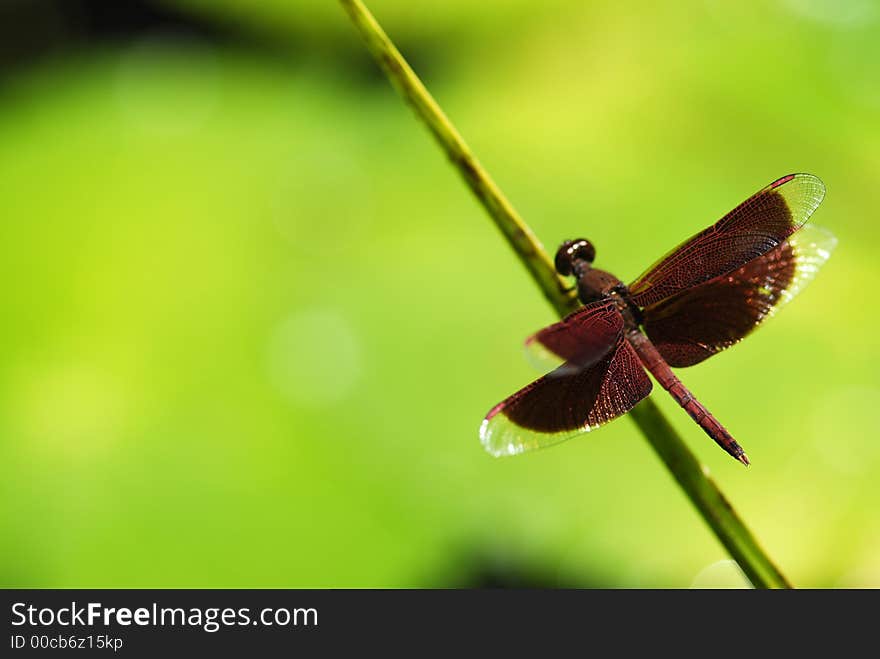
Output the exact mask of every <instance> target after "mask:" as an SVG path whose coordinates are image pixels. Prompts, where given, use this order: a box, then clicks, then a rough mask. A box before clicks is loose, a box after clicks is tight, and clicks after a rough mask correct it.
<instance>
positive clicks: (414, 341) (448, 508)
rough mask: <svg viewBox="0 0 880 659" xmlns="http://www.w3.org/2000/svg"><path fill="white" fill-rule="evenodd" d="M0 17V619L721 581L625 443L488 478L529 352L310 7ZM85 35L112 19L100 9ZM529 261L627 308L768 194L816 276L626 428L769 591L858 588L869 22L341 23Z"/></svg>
mask: <svg viewBox="0 0 880 659" xmlns="http://www.w3.org/2000/svg"><path fill="white" fill-rule="evenodd" d="M116 4H117V3H101V2H97V1H96V0H93V1H89V0H77V1H75V2H74V1H72V0H71V1H62V0H58V1H56V2H52V1H50V0H39V1H36V0H28V1H12V0H5V2H3V3H2V5H0V7H2V9H0V13H2V17H0V26H2V27H0V37H2V39H0V43H2V47H0V213H2V220H0V245H2V250H3V251H2V254H3V256H2V259H0V299H2V310H3V312H2V324H0V338H2V342H0V345H2V348H0V351H2V352H0V464H2V479H0V487H2V503H0V511H2V529H0V584H2V585H4V586H41V587H42V586H46V587H49V586H62V587H66V586H93V587H102V586H108V587H115V586H118V587H124V586H131V587H140V586H144V587H146V586H154V587H166V586H180V587H223V586H227V587H238V586H254V587H266V586H284V587H300V586H302V587H342V586H351V587H366V586H389V587H407V586H485V585H512V586H516V585H538V586H542V585H548V586H556V585H561V586H608V587H689V586H691V585H736V584H742V583H743V582H742V577H741V576H739V575H738V574H737V573H736V570H735V569H734V568H732V567H731V565H730V564H729V563H725V562H724V561H725V560H726V559H727V556H726V554H725V552H724V550H723V549H722V548H721V546H720V545H719V544H718V542H717V541H716V539H715V538H714V536H712V535H711V533H710V532H709V531H708V529H707V528H706V526H705V525H704V523H703V521H702V520H701V518H700V517H699V516H698V515H697V514H696V513H695V511H694V510H693V509H692V507H691V504H690V503H689V501H688V500H687V499H686V498H685V497H684V496H683V494H682V493H681V491H680V490H679V489H678V488H677V487H676V486H675V484H674V483H673V481H672V479H671V478H670V476H669V474H668V472H667V471H666V470H665V469H664V468H663V467H662V465H661V464H660V462H659V460H658V459H657V457H656V456H655V455H654V454H653V452H652V450H651V448H650V447H649V446H648V444H647V443H646V442H645V440H644V439H643V438H642V437H641V436H640V435H639V433H638V432H637V431H636V428H635V425H634V424H633V423H632V421H630V420H628V419H625V418H624V419H620V420H618V421H615V422H614V423H612V424H610V425H609V426H607V427H605V428H603V429H602V431H601V432H597V433H594V434H591V435H590V436H588V437H584V438H582V439H577V440H574V441H570V442H567V443H565V444H563V445H560V446H558V447H555V448H553V449H549V450H546V451H542V452H537V453H534V454H528V455H524V456H519V457H517V458H512V459H503V460H496V459H492V458H491V457H489V456H488V455H487V454H486V453H484V452H483V450H482V448H481V447H480V444H479V441H478V438H477V429H478V426H479V423H480V420H481V419H482V417H483V415H484V414H485V412H486V411H487V409H488V408H489V407H490V406H492V405H493V404H494V403H496V402H497V401H498V400H500V399H501V398H502V397H503V396H505V395H507V394H509V393H510V392H512V391H513V390H514V389H516V388H518V387H519V386H521V385H523V384H525V383H526V382H527V381H529V380H530V379H532V378H533V377H535V372H534V371H533V370H532V369H531V368H530V366H529V365H528V363H527V362H526V360H525V359H524V358H523V353H522V350H521V343H522V340H523V338H524V337H525V336H526V335H528V334H529V333H531V332H532V331H534V330H535V329H537V328H540V327H541V326H543V325H545V324H548V323H550V322H552V321H553V320H554V316H553V313H552V311H551V309H550V308H549V306H548V305H547V304H546V302H545V301H544V300H543V298H542V296H541V295H540V293H539V292H538V290H537V289H536V287H535V285H534V284H533V283H532V282H531V280H530V279H529V278H528V276H527V275H526V273H525V272H524V270H523V269H522V267H521V266H520V265H519V264H518V262H517V260H516V259H515V257H514V256H513V254H512V253H511V252H510V250H509V249H508V248H507V246H506V245H505V243H504V242H503V240H502V239H501V238H500V235H499V234H498V232H497V230H496V229H495V228H494V227H493V226H492V225H491V224H490V222H489V221H488V220H487V218H486V217H485V215H484V213H483V211H482V209H481V208H480V207H479V206H478V205H477V203H476V202H475V201H474V200H473V199H472V198H471V196H470V195H469V193H468V192H467V190H466V188H465V187H464V186H463V184H462V183H461V181H460V180H459V179H458V177H457V176H456V174H455V173H454V172H453V171H452V170H451V168H450V167H449V166H448V164H447V163H446V161H445V159H444V158H443V157H442V156H441V155H440V153H439V151H438V149H437V148H436V146H435V145H434V144H433V143H432V142H431V140H430V139H429V137H428V134H427V133H426V132H425V130H424V129H423V127H422V126H421V125H419V124H418V123H417V122H416V121H415V119H414V118H413V116H412V115H411V112H410V110H409V109H408V108H407V107H406V106H405V105H404V104H403V103H402V102H401V101H400V99H399V98H398V97H397V95H396V94H395V93H394V92H393V91H392V89H391V88H390V86H389V85H388V83H387V82H386V81H385V80H384V78H383V77H382V76H381V74H380V73H379V72H378V70H377V69H376V67H375V65H374V64H373V62H372V61H371V60H370V59H369V58H368V56H367V54H366V52H365V50H364V49H363V47H362V45H361V43H360V41H359V38H358V35H357V34H356V32H355V31H354V29H353V28H352V26H351V25H350V24H349V23H348V19H347V16H346V15H345V13H344V12H343V11H342V9H341V8H340V7H339V6H338V4H337V3H336V2H333V1H329V0H328V1H325V2H315V1H314V0H299V1H292V0H273V1H271V2H262V3H251V2H246V1H245V0H223V1H222V2H221V1H216V0H211V1H208V0H201V1H198V0H189V1H186V0H182V1H179V2H172V1H166V2H146V1H138V2H130V3H119V4H120V5H121V6H115V5H116ZM104 5H108V6H104ZM368 5H369V6H370V8H371V9H372V10H373V12H374V13H375V14H376V16H377V18H378V19H379V20H380V21H381V22H382V23H383V24H384V26H385V28H386V29H387V31H388V32H389V33H390V35H391V36H392V38H394V39H395V40H396V41H397V43H398V45H399V46H400V47H401V49H402V50H403V52H404V54H405V55H406V56H407V57H408V58H409V59H410V61H411V62H412V63H413V65H414V66H415V68H416V70H417V71H418V72H419V73H420V74H421V75H422V77H423V78H424V80H425V82H426V83H427V85H428V86H429V87H430V88H431V89H432V91H433V92H434V94H435V96H436V97H437V99H438V100H439V102H440V103H441V104H442V105H443V107H444V108H445V109H446V111H447V113H448V114H449V115H450V117H451V118H452V119H453V121H454V122H455V123H456V124H457V126H458V127H459V129H460V130H461V131H462V133H463V134H464V136H465V138H466V139H467V140H468V141H469V142H470V144H471V146H472V147H473V148H474V150H475V152H476V153H477V155H478V157H479V158H480V159H481V160H482V161H483V163H484V164H485V165H486V166H487V168H488V169H489V170H490V172H492V174H493V176H494V177H495V178H496V180H497V181H498V183H499V184H500V185H501V187H502V189H504V190H505V192H506V193H507V195H508V196H509V197H510V198H511V200H512V201H513V203H514V204H515V205H516V207H517V208H518V209H519V210H520V211H521V213H522V214H523V216H524V217H525V219H526V221H527V222H529V223H530V224H531V226H532V227H533V228H534V229H535V231H536V233H537V234H538V235H539V236H540V237H541V239H542V240H543V241H544V243H545V245H547V247H548V248H550V249H553V248H555V246H556V244H557V243H559V242H561V241H562V240H563V239H566V238H572V237H577V236H580V235H584V236H586V237H589V238H590V239H591V240H592V241H593V242H594V243H595V244H596V245H597V247H598V259H597V265H598V266H599V267H602V268H605V269H608V270H611V271H613V272H614V273H616V274H617V275H618V276H620V277H621V278H622V279H624V280H631V279H633V278H634V277H635V276H636V275H637V274H639V273H640V272H641V270H642V269H643V268H644V267H645V266H647V265H648V264H650V263H651V262H652V261H653V260H654V259H655V258H657V257H658V256H660V255H661V254H662V253H664V252H665V251H667V250H668V249H669V248H670V247H672V246H674V245H675V244H676V243H677V242H679V241H680V240H682V239H683V238H685V237H687V236H688V235H690V234H692V233H694V232H695V231H697V230H699V229H702V228H703V227H704V226H706V225H708V224H709V223H711V222H714V221H715V220H716V219H717V218H718V217H720V215H722V214H723V213H724V212H726V211H728V210H729V209H731V208H732V207H733V206H734V205H736V204H737V203H739V202H740V201H742V200H743V199H745V198H746V197H747V196H748V195H750V194H751V193H753V192H754V191H756V190H757V189H759V188H761V187H763V186H764V185H766V184H768V183H769V182H770V181H772V180H774V179H776V178H778V177H779V176H782V175H784V174H787V173H789V172H794V171H809V172H812V173H815V174H817V175H818V176H820V177H821V178H822V179H823V180H824V181H825V183H826V185H827V187H828V195H827V197H826V200H825V202H824V203H823V204H822V206H821V207H820V209H819V210H818V212H817V213H816V215H815V216H814V220H815V222H816V223H817V224H822V225H824V226H826V227H828V228H830V229H831V230H833V231H834V233H836V235H837V236H838V238H839V240H840V243H839V246H838V249H837V251H836V253H835V254H834V256H833V257H832V259H831V260H830V261H829V263H828V264H827V265H826V266H825V269H824V270H823V272H822V273H821V274H820V276H819V277H818V278H817V280H816V281H815V282H814V283H813V284H812V285H811V286H810V287H809V288H808V289H807V290H806V292H804V293H803V294H802V295H801V296H800V297H799V298H798V299H797V300H796V302H795V303H793V304H792V305H790V306H789V307H787V308H786V309H785V311H784V312H782V313H781V314H780V315H779V317H778V318H776V319H774V320H773V321H772V322H771V323H769V324H768V326H767V327H766V328H765V329H762V330H761V331H759V332H758V333H756V334H755V335H754V336H752V337H750V338H749V339H748V340H747V341H745V342H744V343H743V344H741V345H739V346H737V347H735V348H733V349H731V350H730V351H729V352H726V353H724V354H723V355H720V356H718V357H717V358H715V359H712V360H710V361H708V362H706V363H704V364H702V365H700V366H698V367H695V368H693V369H688V370H687V371H682V372H680V374H681V375H682V377H683V379H685V382H686V383H687V384H688V386H689V387H690V388H691V389H692V390H693V391H694V392H695V393H696V394H697V395H698V396H699V397H700V398H701V400H702V401H703V402H704V403H706V405H707V406H708V407H709V408H710V409H711V410H712V411H713V412H714V413H715V415H716V416H717V417H718V418H719V419H721V420H722V422H723V423H725V425H726V426H727V427H728V428H729V429H730V430H731V431H732V432H733V434H734V435H735V436H736V437H737V438H738V439H739V440H740V442H741V443H742V444H743V446H744V447H745V449H746V450H747V452H748V454H749V456H750V457H751V458H752V460H753V466H752V468H751V469H748V470H747V469H744V468H743V467H742V466H741V465H739V464H738V463H736V462H735V461H733V460H731V459H730V458H729V457H728V456H726V455H725V454H723V453H722V452H721V451H720V450H718V448H717V447H715V445H714V444H713V443H712V442H711V441H709V440H708V439H707V438H706V437H705V436H704V435H703V433H702V431H701V430H700V429H699V428H698V427H697V426H696V425H695V424H693V423H692V422H691V421H690V419H688V417H687V416H686V415H685V414H684V413H683V412H682V411H681V410H680V409H678V408H677V406H676V405H675V403H674V402H673V401H672V400H671V399H668V397H667V396H665V395H664V394H663V392H662V391H659V392H658V393H656V394H655V399H656V400H657V402H658V403H659V404H660V405H661V407H662V408H663V409H664V410H665V411H667V412H668V416H669V419H670V420H671V421H672V423H673V424H674V425H675V426H676V428H677V429H679V431H680V432H681V433H682V435H683V437H684V438H685V439H686V441H687V442H688V444H689V445H690V446H691V447H692V448H693V449H694V451H695V452H696V453H697V454H698V455H699V457H700V458H701V459H702V460H703V461H704V462H705V464H707V465H708V466H709V468H710V470H711V472H712V474H713V476H714V477H715V478H716V479H717V480H718V482H719V484H720V485H721V487H722V488H723V489H724V491H725V492H726V493H727V494H728V495H729V497H730V499H731V500H732V502H733V503H734V505H735V506H736V507H737V508H738V510H739V512H740V513H741V514H742V515H743V517H744V518H745V519H746V520H747V522H748V523H749V524H750V525H751V526H752V528H753V529H754V531H755V532H756V534H757V535H758V537H759V538H760V539H761V540H762V541H763V543H764V544H765V546H766V548H767V550H768V552H769V553H770V555H771V556H772V557H773V558H774V559H775V560H776V561H777V562H778V564H779V565H780V566H781V567H782V569H783V571H784V572H786V573H787V575H788V576H789V577H790V578H791V580H792V581H794V582H795V583H796V584H798V585H800V586H819V587H836V586H880V517H878V515H877V508H878V504H880V479H878V478H877V474H878V470H880V443H878V437H877V432H876V420H875V419H876V417H875V413H876V412H877V410H878V408H880V387H878V384H877V382H878V376H877V373H878V370H880V342H878V340H877V338H876V337H875V332H876V322H877V318H878V311H877V308H876V306H875V304H876V296H875V294H874V293H871V291H876V290H878V288H880V261H878V259H880V256H878V255H880V251H878V244H877V235H878V228H877V221H876V209H877V208H878V205H880V186H878V184H877V174H878V171H880V121H878V120H880V75H878V73H880V71H878V63H880V4H878V3H877V2H873V1H870V0H852V1H849V2H836V1H833V0H778V1H768V2H752V3H733V2H730V3H728V2H720V1H712V0H703V1H694V2H681V3H653V2H629V3H617V2H602V3H584V2H577V1H574V0H548V1H546V2H541V3H533V2H528V1H526V0H516V1H511V0H494V1H491V2H489V1H487V2H482V3H472V2H467V1H465V0H454V1H453V0H424V1H419V2H413V1H411V0H371V1H370V2H368Z"/></svg>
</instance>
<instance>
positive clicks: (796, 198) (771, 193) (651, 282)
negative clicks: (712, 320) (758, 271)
mask: <svg viewBox="0 0 880 659" xmlns="http://www.w3.org/2000/svg"><path fill="white" fill-rule="evenodd" d="M824 196H825V186H824V184H823V183H822V181H820V180H819V179H818V178H816V177H815V176H813V175H812V174H789V175H788V176H783V177H782V178H781V179H778V180H776V181H774V182H773V183H771V184H770V185H768V186H767V187H766V188H764V189H763V190H760V191H759V192H757V193H756V194H754V195H752V196H751V197H749V198H748V199H747V200H746V201H744V202H743V203H741V204H740V205H739V206H737V207H736V208H734V209H733V210H732V211H730V212H729V213H728V214H727V215H725V216H724V217H723V218H721V219H720V220H718V222H716V223H715V224H714V225H712V226H711V227H709V228H708V229H705V230H703V231H701V232H700V233H698V234H697V235H695V236H693V237H692V238H690V239H688V240H686V241H685V242H684V243H682V244H681V245H679V246H678V247H676V248H675V249H674V250H672V251H671V252H670V253H668V254H667V255H666V256H664V257H663V258H662V259H660V260H659V261H658V262H657V263H655V264H654V265H653V266H651V268H649V269H648V270H647V271H646V272H645V273H643V274H642V275H641V276H640V277H639V278H638V279H636V280H635V281H634V282H633V283H632V285H631V286H630V287H629V290H630V294H631V296H632V300H633V302H635V303H636V304H638V305H639V306H641V307H647V306H649V305H652V304H656V303H657V302H660V301H661V300H664V299H666V298H668V297H671V296H673V295H675V294H677V293H679V292H681V291H683V290H686V289H688V288H691V287H693V286H697V285H699V284H702V283H704V282H706V281H709V280H711V279H715V278H716V277H720V276H722V275H726V274H729V273H731V272H733V271H735V270H737V269H738V268H740V267H742V266H743V265H745V264H746V263H748V262H750V261H752V260H754V259H756V258H758V257H760V256H763V255H764V254H767V253H768V252H770V251H772V250H774V249H776V248H777V247H779V245H781V244H782V243H783V242H784V241H785V240H786V239H787V238H788V237H789V236H791V235H792V234H793V233H794V232H795V231H797V230H798V229H799V228H800V227H802V226H803V225H804V223H805V222H806V221H807V220H808V219H809V218H810V215H812V214H813V211H814V210H816V207H817V206H818V205H819V203H820V202H821V201H822V199H823V197H824Z"/></svg>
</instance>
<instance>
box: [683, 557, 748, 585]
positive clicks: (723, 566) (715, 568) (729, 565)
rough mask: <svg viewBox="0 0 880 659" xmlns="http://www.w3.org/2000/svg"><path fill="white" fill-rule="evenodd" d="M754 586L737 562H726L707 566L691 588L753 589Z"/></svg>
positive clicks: (695, 578)
mask: <svg viewBox="0 0 880 659" xmlns="http://www.w3.org/2000/svg"><path fill="white" fill-rule="evenodd" d="M751 587H752V584H751V583H749V580H748V579H747V578H746V575H744V574H743V573H742V570H740V569H739V565H737V564H736V561H731V560H725V561H718V562H716V563H712V564H711V565H707V566H706V567H704V568H703V569H702V570H700V572H699V573H698V574H697V576H696V577H694V580H693V582H692V583H691V588H751Z"/></svg>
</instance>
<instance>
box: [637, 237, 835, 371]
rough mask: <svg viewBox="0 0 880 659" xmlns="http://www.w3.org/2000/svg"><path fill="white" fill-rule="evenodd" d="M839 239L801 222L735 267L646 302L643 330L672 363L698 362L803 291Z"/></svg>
mask: <svg viewBox="0 0 880 659" xmlns="http://www.w3.org/2000/svg"><path fill="white" fill-rule="evenodd" d="M836 244H837V240H836V239H835V238H834V236H833V235H832V234H831V233H830V232H829V231H827V230H825V229H822V228H820V227H816V226H813V225H808V226H806V227H804V228H803V229H802V230H801V231H798V232H797V233H795V234H794V235H793V236H792V237H791V238H789V239H788V240H786V241H785V242H783V243H782V244H781V245H779V246H778V247H776V248H774V249H772V250H770V251H769V252H767V253H766V254H764V255H763V256H759V257H758V258H756V259H752V260H751V261H749V262H748V263H746V264H745V265H744V266H742V267H740V268H739V269H738V270H736V271H735V272H733V273H731V274H728V275H723V276H721V277H716V278H715V279H711V280H709V281H707V282H705V283H703V284H700V285H699V286H695V287H693V288H689V289H686V290H684V291H681V292H680V293H678V294H676V295H673V296H672V297H668V298H665V299H664V300H661V301H660V302H658V303H656V304H652V305H649V306H647V307H645V309H644V311H643V313H644V323H643V325H644V329H645V333H646V334H647V335H648V336H649V337H650V339H651V341H652V343H653V344H654V345H655V346H656V348H657V350H658V351H659V352H660V354H661V355H662V356H663V358H664V359H665V360H666V362H667V363H668V364H669V365H670V366H676V367H683V366H692V365H694V364H698V363H700V362H701V361H703V360H704V359H707V358H709V357H711V356H712V355H714V354H716V353H718V352H720V351H722V350H724V349H725V348H728V347H730V346H732V345H733V344H735V343H737V342H738V341H740V340H741V339H742V338H743V337H745V336H746V335H747V334H749V332H751V331H752V330H753V329H755V328H756V327H758V326H759V325H760V324H761V323H762V322H764V320H766V319H767V318H769V317H770V316H772V315H773V314H775V313H776V312H777V311H778V310H779V309H780V308H782V307H783V306H784V305H785V304H786V303H787V302H788V301H790V300H791V299H792V298H793V297H794V296H795V295H797V294H798V293H799V292H800V291H802V290H803V289H804V288H805V287H806V285H807V284H809V283H810V281H812V279H813V277H815V276H816V273H817V272H818V270H819V268H820V267H821V266H822V265H823V264H824V263H825V261H827V260H828V257H829V256H830V255H831V252H832V250H833V249H834V246H835V245H836Z"/></svg>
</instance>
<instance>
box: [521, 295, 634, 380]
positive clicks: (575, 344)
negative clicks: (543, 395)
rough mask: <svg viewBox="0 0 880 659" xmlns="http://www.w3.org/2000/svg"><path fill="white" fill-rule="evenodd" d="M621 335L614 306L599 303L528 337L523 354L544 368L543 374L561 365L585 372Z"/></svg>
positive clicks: (621, 322) (601, 301) (618, 319)
mask: <svg viewBox="0 0 880 659" xmlns="http://www.w3.org/2000/svg"><path fill="white" fill-rule="evenodd" d="M622 332H623V316H621V315H620V312H619V311H618V310H617V307H616V306H615V304H614V302H613V301H611V300H600V301H598V302H592V303H590V304H588V305H586V306H583V307H581V308H580V309H578V310H577V311H574V312H572V313H570V314H569V315H568V316H566V317H565V318H564V319H563V320H561V321H560V322H558V323H554V324H553V325H550V326H548V327H545V328H544V329H542V330H541V331H540V332H537V333H535V334H533V335H532V336H530V337H529V338H528V339H526V350H527V351H528V353H529V356H530V358H531V361H533V362H534V363H535V364H537V365H541V366H545V368H544V371H545V372H546V371H547V370H550V369H552V368H555V367H557V366H559V364H560V363H561V362H564V361H568V362H570V365H571V366H572V367H576V368H586V367H587V366H590V365H591V364H594V363H596V362H597V361H599V359H601V358H602V357H604V356H605V355H606V354H607V353H608V351H609V350H611V349H612V348H613V347H614V346H615V345H616V344H617V341H618V339H619V338H620V336H621V334H622Z"/></svg>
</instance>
